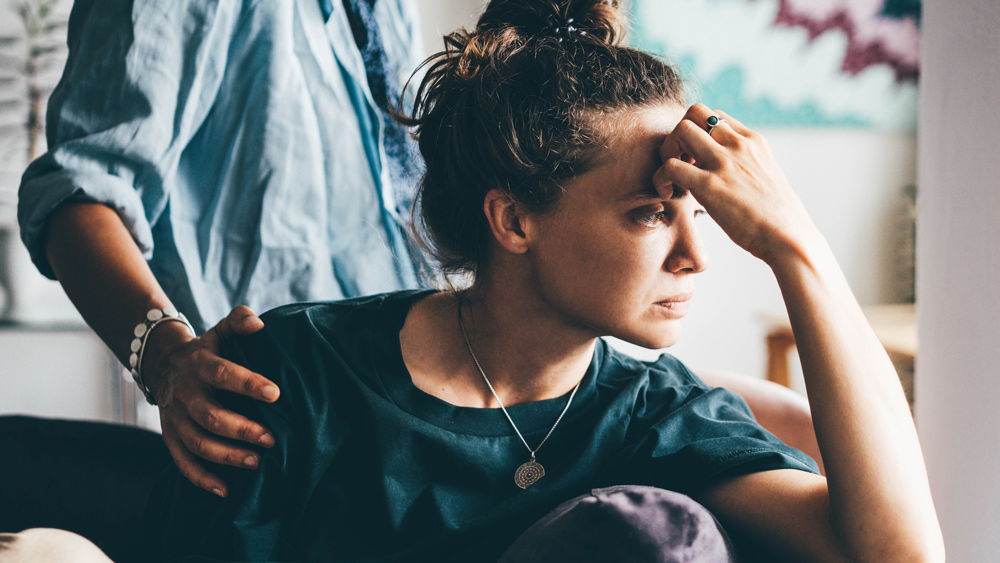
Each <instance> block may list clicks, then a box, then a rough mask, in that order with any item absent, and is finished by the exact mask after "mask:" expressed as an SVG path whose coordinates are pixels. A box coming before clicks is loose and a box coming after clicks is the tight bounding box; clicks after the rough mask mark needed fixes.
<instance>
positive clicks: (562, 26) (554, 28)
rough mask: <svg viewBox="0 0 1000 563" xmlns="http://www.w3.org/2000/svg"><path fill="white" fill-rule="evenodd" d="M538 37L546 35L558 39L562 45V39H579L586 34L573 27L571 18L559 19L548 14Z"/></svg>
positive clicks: (554, 15)
mask: <svg viewBox="0 0 1000 563" xmlns="http://www.w3.org/2000/svg"><path fill="white" fill-rule="evenodd" d="M538 33H539V35H543V36H544V35H548V36H551V37H555V38H557V39H559V42H560V43H562V41H563V39H564V38H565V39H579V38H580V37H583V36H586V35H587V32H586V31H584V30H582V29H577V27H576V26H575V25H573V18H565V19H564V18H561V17H559V16H557V15H556V14H549V15H548V16H547V17H546V18H545V26H544V27H543V28H542V29H540V30H539V32H538Z"/></svg>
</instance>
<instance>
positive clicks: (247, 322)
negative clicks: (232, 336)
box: [243, 315, 260, 328]
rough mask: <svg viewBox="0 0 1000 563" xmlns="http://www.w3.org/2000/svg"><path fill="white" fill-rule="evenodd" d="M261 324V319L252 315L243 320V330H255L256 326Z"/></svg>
mask: <svg viewBox="0 0 1000 563" xmlns="http://www.w3.org/2000/svg"><path fill="white" fill-rule="evenodd" d="M259 322H260V319H259V318H257V317H255V316H253V315H250V316H249V317H247V318H245V319H243V328H253V327H254V326H257V323H259Z"/></svg>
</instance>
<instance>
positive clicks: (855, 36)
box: [631, 0, 921, 131]
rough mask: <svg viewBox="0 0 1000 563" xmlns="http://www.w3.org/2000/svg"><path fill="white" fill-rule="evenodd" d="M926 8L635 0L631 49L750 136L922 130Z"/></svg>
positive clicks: (835, 1)
mask: <svg viewBox="0 0 1000 563" xmlns="http://www.w3.org/2000/svg"><path fill="white" fill-rule="evenodd" d="M920 8H921V4H920V0H633V1H632V10H633V14H632V21H633V22H635V23H634V24H633V29H632V36H631V37H632V42H633V44H635V45H636V46H637V47H640V48H642V49H646V50H650V51H654V52H657V53H659V54H661V55H664V56H665V57H667V58H668V59H669V60H671V61H672V62H673V63H674V64H676V65H677V66H679V67H680V68H681V70H682V72H683V73H684V75H685V78H687V79H688V81H689V83H690V85H691V87H692V95H691V100H690V101H691V102H692V103H693V102H695V101H701V102H702V103H704V104H706V105H708V106H709V107H717V108H721V109H723V110H725V111H726V112H727V113H730V114H732V115H733V116H734V117H737V118H739V119H740V120H741V121H743V122H744V123H746V124H747V125H748V126H750V127H851V128H866V129H877V130H897V131H900V130H902V131H915V130H916V120H917V83H918V78H919V70H920V69H919V43H920Z"/></svg>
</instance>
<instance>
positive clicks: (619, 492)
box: [499, 485, 735, 563]
mask: <svg viewBox="0 0 1000 563" xmlns="http://www.w3.org/2000/svg"><path fill="white" fill-rule="evenodd" d="M733 553H734V552H733V549H732V544H731V543H730V542H729V538H728V537H727V536H726V534H725V532H724V531H723V530H722V528H721V527H720V526H719V523H718V521H717V520H716V519H715V517H714V516H712V514H711V513H710V512H709V511H708V510H707V509H706V508H705V507H703V506H702V505H700V504H698V503H697V502H695V501H694V500H692V499H691V498H690V497H688V496H685V495H682V494H680V493H675V492H672V491H667V490H664V489H657V488H655V487H644V486H637V485H621V486H617V487H608V488H606V489H594V490H593V491H591V493H590V494H587V495H582V496H579V497H576V498H574V499H572V500H569V501H567V502H565V503H563V504H561V505H559V506H558V507H557V508H556V509H555V510H553V511H552V512H550V513H548V514H547V515H546V516H545V517H544V518H542V519H541V520H539V521H538V522H536V523H535V524H533V525H532V526H531V527H530V528H528V530H527V531H525V532H524V533H523V534H522V535H521V536H520V537H519V538H518V539H517V540H516V541H515V542H514V543H513V544H511V546H510V547H509V548H508V549H507V551H506V552H505V553H504V555H503V557H501V558H500V561H499V563H515V562H516V563H533V562H536V561H537V562H543V561H544V562H550V561H574V562H575V563H590V562H594V563H596V562H598V561H603V562H606V561H630V562H635V563H645V562H650V563H653V562H656V563H661V562H662V563H668V562H669V563H680V562H686V561H698V562H699V563H716V562H718V563H732V562H733V561H735V555H734V554H733Z"/></svg>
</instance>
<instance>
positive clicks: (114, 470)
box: [0, 416, 171, 563]
mask: <svg viewBox="0 0 1000 563" xmlns="http://www.w3.org/2000/svg"><path fill="white" fill-rule="evenodd" d="M170 463H171V460H170V455H169V454H168V452H167V448H166V446H164V445H163V440H162V439H161V438H160V435H159V434H156V433H154V432H150V431H148V430H142V429H139V428H133V427H128V426H122V425H116V424H106V423H100V422H84V421H76V420H73V421H70V420H54V419H44V418H35V417H28V416H0V532H19V531H21V530H24V529H27V528H61V529H64V530H70V531H72V532H76V533H78V534H80V535H82V536H84V537H86V538H88V539H89V540H91V541H92V542H94V543H95V544H97V546H98V547H100V548H101V549H102V550H104V552H105V553H106V554H107V555H108V557H110V558H111V559H112V560H114V561H115V562H116V563H129V562H133V561H141V560H142V541H143V529H142V516H143V512H144V510H145V507H146V501H147V499H148V497H149V492H150V490H151V487H152V485H153V482H154V481H155V480H156V478H157V476H158V475H159V474H160V473H161V472H162V471H163V470H164V469H165V468H166V467H167V466H168V464H170Z"/></svg>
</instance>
